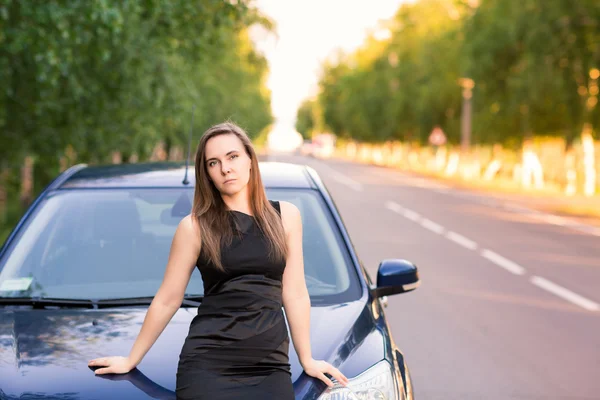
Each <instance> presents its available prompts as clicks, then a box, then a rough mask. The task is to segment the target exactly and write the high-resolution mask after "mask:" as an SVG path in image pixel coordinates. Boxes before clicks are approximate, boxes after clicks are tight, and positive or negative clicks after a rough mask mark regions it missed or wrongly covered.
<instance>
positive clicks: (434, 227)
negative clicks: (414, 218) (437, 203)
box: [421, 218, 445, 234]
mask: <svg viewBox="0 0 600 400" xmlns="http://www.w3.org/2000/svg"><path fill="white" fill-rule="evenodd" d="M421 226H423V228H426V229H429V230H430V231H432V232H435V233H437V234H442V233H444V230H445V229H444V227H443V226H441V225H440V224H436V223H435V222H433V221H432V220H430V219H427V218H423V219H422V220H421Z"/></svg>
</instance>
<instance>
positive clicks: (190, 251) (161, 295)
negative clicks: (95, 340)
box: [88, 215, 201, 374]
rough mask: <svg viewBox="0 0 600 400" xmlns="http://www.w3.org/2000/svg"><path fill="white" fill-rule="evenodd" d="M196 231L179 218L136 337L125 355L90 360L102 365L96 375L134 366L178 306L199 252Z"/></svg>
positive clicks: (188, 221) (193, 223) (191, 222)
mask: <svg viewBox="0 0 600 400" xmlns="http://www.w3.org/2000/svg"><path fill="white" fill-rule="evenodd" d="M200 246H201V241H200V230H199V229H198V226H197V222H196V220H195V219H194V218H193V217H192V216H191V215H188V216H186V217H185V218H183V219H182V220H181V222H180V223H179V226H178V227H177V230H176V231H175V235H174V236H173V241H172V243H171V250H170V252H169V261H168V263H167V268H166V271H165V275H164V278H163V281H162V284H161V285H160V288H159V289H158V292H157V293H156V295H155V296H154V299H153V300H152V303H151V304H150V307H149V308H148V312H147V313H146V317H145V318H144V323H143V324H142V328H141V330H140V333H139V334H138V337H137V338H136V340H135V343H134V344H133V347H132V348H131V352H130V353H129V356H128V357H102V358H96V359H93V360H91V361H90V362H89V363H88V365H89V366H91V367H103V368H99V369H97V370H96V374H111V373H112V374H124V373H127V372H129V371H131V370H132V369H133V368H135V367H136V366H137V365H138V364H139V363H140V362H141V361H142V358H144V356H145V355H146V353H147V352H148V350H150V348H151V347H152V345H153V344H154V342H156V339H158V337H159V336H160V334H161V333H162V331H163V330H164V329H165V327H166V326H167V324H168V323H169V321H170V320H171V318H173V315H174V314H175V312H176V311H177V310H178V309H179V307H181V302H182V301H183V297H184V295H185V289H186V288H187V285H188V283H189V281H190V277H191V275H192V272H193V271H194V267H195V265H196V261H197V259H198V255H199V254H200Z"/></svg>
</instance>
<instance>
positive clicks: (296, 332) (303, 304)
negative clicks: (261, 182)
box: [280, 201, 348, 387]
mask: <svg viewBox="0 0 600 400" xmlns="http://www.w3.org/2000/svg"><path fill="white" fill-rule="evenodd" d="M280 205H281V217H282V220H283V226H284V229H285V234H286V241H287V248H288V249H287V250H288V255H287V260H286V266H285V270H284V273H283V307H284V308H285V314H286V317H287V320H288V324H289V326H290V332H291V335H292V342H293V343H294V348H295V349H296V353H297V354H298V359H299V360H300V364H301V365H302V368H303V369H304V372H306V373H307V374H308V375H310V376H313V377H315V378H318V379H321V380H322V381H323V382H325V383H326V384H327V386H329V387H332V386H333V382H331V380H330V379H329V378H327V376H325V373H327V374H329V375H331V376H332V377H334V378H335V379H336V380H337V381H338V382H339V383H340V384H342V385H346V384H347V383H348V379H347V378H346V377H345V376H344V375H343V374H342V373H341V372H340V371H339V370H338V369H337V368H335V367H334V366H332V365H331V364H329V363H327V362H326V361H322V360H315V359H313V357H312V353H311V348H310V297H309V296H308V289H307V288H306V281H305V279H304V259H303V255H302V217H301V216H300V210H298V207H296V206H295V205H293V204H292V203H288V202H284V201H282V202H280Z"/></svg>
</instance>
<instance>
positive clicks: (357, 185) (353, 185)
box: [331, 172, 363, 192]
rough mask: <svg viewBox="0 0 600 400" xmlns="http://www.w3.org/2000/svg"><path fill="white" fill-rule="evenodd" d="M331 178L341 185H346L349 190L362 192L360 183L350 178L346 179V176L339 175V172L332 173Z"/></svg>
mask: <svg viewBox="0 0 600 400" xmlns="http://www.w3.org/2000/svg"><path fill="white" fill-rule="evenodd" d="M331 177H332V178H333V179H334V180H336V181H337V182H339V183H341V184H342V185H346V186H348V187H349V188H350V189H353V190H356V191H357V192H362V190H363V187H362V185H361V184H360V183H358V182H356V181H355V180H354V179H352V178H348V177H347V176H346V175H342V174H340V173H339V172H335V173H332V174H331Z"/></svg>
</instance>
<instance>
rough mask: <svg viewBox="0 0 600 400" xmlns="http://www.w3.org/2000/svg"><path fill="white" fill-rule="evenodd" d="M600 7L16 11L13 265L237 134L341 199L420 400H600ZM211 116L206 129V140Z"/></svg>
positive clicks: (1, 143) (36, 6)
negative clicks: (136, 187)
mask: <svg viewBox="0 0 600 400" xmlns="http://www.w3.org/2000/svg"><path fill="white" fill-rule="evenodd" d="M599 80H600V1H598V0H518V1H517V0H412V1H403V0H371V1H367V0H345V1H343V0H320V1H317V0H304V1H300V0H298V1H292V0H255V1H250V0H90V1H82V0H44V1H40V0H0V244H1V243H3V242H4V241H5V239H6V237H7V236H8V235H9V233H10V231H11V230H12V229H13V227H14V226H15V224H16V223H17V221H18V220H19V218H20V217H21V216H22V215H23V213H24V212H25V210H26V208H27V207H28V205H29V204H31V202H32V201H33V199H35V197H36V196H37V194H38V193H40V192H41V191H42V190H43V189H44V187H45V186H46V185H48V183H49V182H50V181H51V180H52V179H53V178H55V177H56V176H57V175H58V174H59V173H60V172H62V171H64V170H66V169H67V168H69V167H70V166H72V165H75V164H79V163H87V164H118V163H140V162H146V161H183V160H185V157H186V153H187V142H188V136H189V134H190V130H193V140H192V146H193V147H192V157H193V151H194V149H195V146H196V144H197V142H198V139H199V138H200V135H201V134H202V132H203V131H204V130H206V129H207V128H208V127H210V126H211V125H213V124H215V123H219V122H222V121H224V120H231V121H233V122H236V123H237V124H239V125H241V126H242V127H244V128H245V129H246V130H247V132H248V133H249V134H250V136H251V137H252V139H253V141H254V144H255V146H256V148H257V149H258V151H259V153H260V157H261V159H262V160H271V161H288V162H294V163H300V164H307V165H309V166H311V167H313V168H314V169H315V170H317V171H318V172H319V174H320V175H321V176H322V178H323V180H324V182H325V183H326V184H327V186H328V188H329V190H330V192H331V194H332V196H333V198H334V200H335V201H336V204H337V205H338V208H339V210H340V212H341V214H342V216H343V217H344V221H345V223H346V225H347V227H348V229H349V231H350V234H351V237H352V238H353V242H354V243H355V245H356V247H357V249H358V251H359V254H360V255H361V258H362V261H363V262H364V265H365V268H366V269H367V270H368V271H369V272H370V273H371V274H372V276H373V277H374V276H375V274H376V271H377V265H378V263H379V261H380V260H382V259H386V258H407V259H409V260H411V261H413V262H415V263H416V264H417V265H418V266H419V271H420V274H421V278H422V281H423V284H422V287H421V288H419V290H417V291H415V292H414V293H411V294H407V295H403V296H399V297H398V298H396V297H393V298H390V299H389V306H388V308H387V311H386V313H387V315H388V317H389V318H388V319H389V324H390V326H391V328H392V331H393V332H394V339H395V340H396V342H397V343H398V345H399V346H400V347H401V348H402V349H403V350H404V352H405V355H406V357H407V360H408V363H409V365H411V370H412V374H413V380H414V382H415V390H416V393H417V398H420V399H440V400H441V399H443V400H449V399H461V400H462V399H503V400H504V399H509V398H510V399H567V398H568V399H581V400H584V399H585V400H590V399H600V394H599V393H600V386H599V385H600V382H599V381H598V379H597V377H598V376H600V334H599V333H598V332H600V319H599V316H600V241H599V240H600V178H599V174H600V106H599V105H598V95H599V85H600V81H599ZM192 110H193V118H192Z"/></svg>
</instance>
